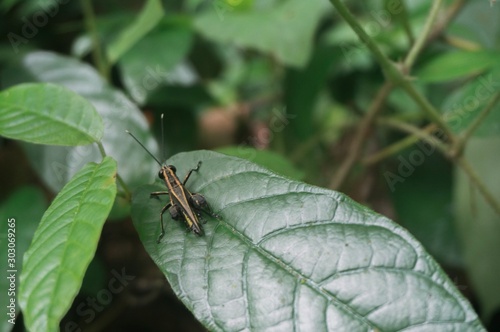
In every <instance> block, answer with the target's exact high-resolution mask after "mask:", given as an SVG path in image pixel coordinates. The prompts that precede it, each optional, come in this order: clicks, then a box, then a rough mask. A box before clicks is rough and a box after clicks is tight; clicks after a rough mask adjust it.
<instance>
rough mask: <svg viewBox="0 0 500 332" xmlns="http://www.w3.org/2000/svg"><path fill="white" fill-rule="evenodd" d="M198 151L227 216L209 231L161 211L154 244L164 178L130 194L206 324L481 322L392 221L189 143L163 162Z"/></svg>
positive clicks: (145, 237)
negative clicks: (193, 230)
mask: <svg viewBox="0 0 500 332" xmlns="http://www.w3.org/2000/svg"><path fill="white" fill-rule="evenodd" d="M198 160H202V161H203V165H202V167H201V168H200V170H199V171H198V172H197V173H196V175H193V176H192V180H191V179H190V180H191V182H190V183H189V188H190V190H191V191H192V192H199V193H201V194H203V195H204V196H205V197H206V198H207V200H208V201H209V202H210V204H211V207H212V208H213V209H214V210H215V211H216V212H217V213H218V214H220V215H221V218H220V219H219V220H215V219H213V218H210V219H209V220H208V222H207V224H205V225H204V228H205V236H204V237H202V238H199V237H197V236H195V235H194V234H186V232H185V226H184V225H183V224H182V223H179V222H174V221H173V220H171V219H170V218H166V219H167V220H166V233H167V236H165V239H164V241H162V242H161V243H160V244H157V243H156V238H157V235H158V234H159V231H160V229H159V223H158V211H160V210H161V207H162V205H163V204H165V203H162V202H161V201H159V200H157V199H152V198H151V197H150V195H149V193H150V192H152V191H157V190H159V188H161V187H158V186H151V185H149V186H144V187H141V188H139V189H138V190H137V191H136V192H135V193H134V198H133V202H132V218H133V220H134V225H135V227H136V228H137V230H138V232H139V235H140V237H141V240H142V242H143V243H144V245H145V247H146V250H147V251H148V252H149V254H150V255H151V257H152V258H153V260H154V261H155V262H156V264H157V265H158V266H159V267H160V269H161V270H162V271H163V272H164V273H165V275H166V276H167V278H168V280H169V282H170V284H171V285H172V288H173V289H174V291H175V292H176V294H177V296H178V297H179V298H180V299H182V300H183V302H184V303H185V304H186V306H187V307H188V308H190V309H191V310H192V311H193V313H194V314H195V315H196V317H197V318H198V319H199V320H200V321H201V322H202V323H203V324H204V325H205V326H206V327H207V328H208V329H210V330H211V331H241V330H244V329H248V330H267V329H270V328H273V327H276V326H279V327H280V329H282V330H286V331H291V330H294V329H295V328H296V327H297V326H301V327H302V328H304V329H306V330H308V331H320V330H329V331H332V330H337V329H341V330H351V331H373V330H374V329H379V330H382V331H391V330H403V329H408V328H410V327H412V326H414V325H417V324H418V325H419V326H421V327H423V326H425V327H428V328H431V327H432V326H440V328H441V329H445V330H446V329H457V330H461V331H481V330H482V328H481V326H480V323H479V321H478V319H477V317H476V316H475V313H474V312H473V310H472V308H471V307H470V305H469V304H468V303H467V302H466V301H465V300H464V299H463V297H462V295H461V294H460V293H459V292H458V290H457V289H456V288H455V287H454V286H453V283H452V282H451V281H450V280H449V279H448V278H447V277H446V275H445V273H444V272H443V271H442V270H441V269H440V268H439V267H438V265H437V264H436V262H435V261H434V260H433V259H432V258H431V257H430V256H429V255H428V254H427V253H426V252H425V251H424V250H423V248H422V246H421V245H420V244H419V243H418V242H417V241H416V240H415V239H414V238H413V237H412V236H410V234H409V233H408V232H407V231H405V230H403V229H402V228H401V227H399V226H397V225H395V224H394V223H393V222H391V221H390V220H388V219H386V218H384V217H382V216H380V215H378V214H376V213H374V212H372V211H370V210H368V209H367V208H365V207H362V206H360V205H359V204H357V203H355V202H353V201H352V200H350V199H349V198H347V197H346V196H345V195H343V194H340V193H337V192H334V191H329V190H325V189H321V188H318V187H314V186H310V185H306V184H304V183H300V182H296V181H292V180H288V179H286V178H283V177H280V176H277V175H275V174H273V173H271V172H269V171H267V170H266V169H264V168H262V167H259V166H257V165H255V164H253V163H250V162H247V161H243V160H241V159H237V158H234V157H228V156H224V155H221V154H216V153H213V152H192V153H182V154H177V155H176V156H174V157H173V158H171V159H169V160H168V161H167V164H173V165H177V169H178V170H181V169H182V170H188V169H190V168H191V167H192V166H193V165H196V164H197V162H198ZM181 174H182V173H181ZM403 294H404V295H403ZM428 308H440V310H439V311H438V312H433V313H432V314H431V315H429V313H428ZM381 313H383V314H381Z"/></svg>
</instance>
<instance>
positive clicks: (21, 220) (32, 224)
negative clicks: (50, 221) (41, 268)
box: [0, 187, 47, 331]
mask: <svg viewBox="0 0 500 332" xmlns="http://www.w3.org/2000/svg"><path fill="white" fill-rule="evenodd" d="M28 207H29V208H28ZM46 207H47V203H46V201H45V197H44V195H43V192H42V191H41V190H39V189H37V188H35V187H23V188H20V189H18V190H17V191H15V192H14V193H13V194H12V195H11V196H9V198H8V199H7V200H6V201H5V202H3V204H2V205H1V206H0V220H2V222H0V244H1V246H0V255H1V256H2V257H5V258H4V259H1V260H0V271H4V272H5V273H6V274H7V275H6V277H8V276H10V272H8V271H9V270H14V271H16V272H15V275H16V278H15V279H16V281H15V284H16V288H15V289H19V278H17V277H18V276H19V274H20V273H21V271H22V263H23V255H24V252H25V251H26V249H28V245H29V243H30V241H31V239H32V238H33V234H34V233H35V230H36V228H37V226H38V223H39V222H40V219H41V218H42V215H43V212H44V211H45V209H46ZM12 219H14V220H12ZM9 224H10V225H9ZM10 226H13V227H10ZM9 229H10V230H9ZM9 234H10V235H9ZM12 242H13V243H14V244H15V247H14V248H12V246H13V245H12ZM9 244H10V246H11V249H15V255H14V257H13V258H14V261H8V260H7V258H9V256H10V255H9V250H8V249H9ZM11 255H12V251H11ZM10 264H12V265H10ZM6 277H5V278H1V279H0V294H2V296H1V297H0V306H1V307H2V308H7V306H8V305H10V301H11V300H10V299H11V298H14V297H15V298H17V293H16V295H15V296H10V295H9V288H10V280H9V279H7V278H6ZM11 295H13V294H11ZM16 304H17V303H16ZM15 309H16V310H15V312H16V313H18V312H19V307H18V306H17V305H16V308H15ZM6 310H7V312H6V313H7V314H3V315H2V316H1V318H0V331H10V330H11V329H12V328H13V325H12V323H9V320H11V319H12V316H11V315H10V314H11V310H10V308H8V309H6Z"/></svg>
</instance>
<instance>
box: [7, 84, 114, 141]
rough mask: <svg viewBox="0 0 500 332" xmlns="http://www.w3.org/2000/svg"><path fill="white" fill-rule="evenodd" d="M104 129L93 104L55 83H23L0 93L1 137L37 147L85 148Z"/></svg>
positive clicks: (98, 139) (97, 138)
mask: <svg viewBox="0 0 500 332" xmlns="http://www.w3.org/2000/svg"><path fill="white" fill-rule="evenodd" d="M103 131H104V127H103V124H102V120H101V117H100V116H99V115H98V114H97V112H96V111H95V109H94V108H93V107H92V105H91V104H90V103H89V102H88V101H87V100H86V99H85V98H82V97H81V96H79V95H77V94H75V93H74V92H72V91H70V90H68V89H65V88H63V87H61V86H57V85H54V84H23V85H18V86H15V87H12V88H10V89H7V90H5V91H3V92H2V93H0V135H2V136H5V137H9V138H14V139H18V140H23V141H27V142H32V143H38V144H53V145H68V146H74V145H84V144H89V143H94V142H98V141H100V140H101V137H102V134H103Z"/></svg>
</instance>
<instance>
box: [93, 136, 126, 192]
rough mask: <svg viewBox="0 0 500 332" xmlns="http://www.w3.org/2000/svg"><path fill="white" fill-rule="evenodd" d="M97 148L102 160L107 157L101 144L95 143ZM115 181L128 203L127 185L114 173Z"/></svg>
mask: <svg viewBox="0 0 500 332" xmlns="http://www.w3.org/2000/svg"><path fill="white" fill-rule="evenodd" d="M97 147H98V148H99V152H100V153H101V156H102V157H103V158H104V157H106V156H107V154H106V151H105V150H104V145H102V143H101V142H97ZM116 180H117V181H118V183H119V184H120V186H121V187H122V189H123V191H124V193H125V199H126V200H127V201H130V198H131V197H132V194H131V193H130V190H129V189H128V187H127V185H126V184H125V181H123V179H122V177H121V176H120V174H118V172H116Z"/></svg>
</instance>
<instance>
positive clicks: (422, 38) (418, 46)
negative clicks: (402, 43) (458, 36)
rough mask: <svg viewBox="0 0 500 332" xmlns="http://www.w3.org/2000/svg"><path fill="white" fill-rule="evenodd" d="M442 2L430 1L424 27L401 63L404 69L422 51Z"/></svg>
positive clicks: (437, 0) (441, 0)
mask: <svg viewBox="0 0 500 332" xmlns="http://www.w3.org/2000/svg"><path fill="white" fill-rule="evenodd" d="M442 3H443V0H434V1H433V2H432V7H431V11H430V13H429V16H427V21H426V22H425V25H424V29H423V31H422V32H421V33H420V34H419V36H418V38H417V40H416V41H415V43H414V44H413V46H412V48H411V49H410V52H408V55H407V56H406V59H405V61H404V63H403V64H404V68H405V69H407V70H409V69H410V68H411V67H412V66H413V64H414V63H415V60H416V59H417V56H418V55H419V54H420V51H422V48H423V47H424V45H425V43H426V42H427V39H428V37H429V35H430V33H431V31H432V30H431V29H432V27H433V25H434V23H435V21H436V18H437V15H438V13H439V8H441V5H442Z"/></svg>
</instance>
